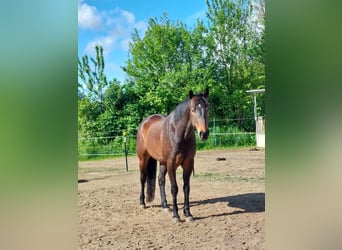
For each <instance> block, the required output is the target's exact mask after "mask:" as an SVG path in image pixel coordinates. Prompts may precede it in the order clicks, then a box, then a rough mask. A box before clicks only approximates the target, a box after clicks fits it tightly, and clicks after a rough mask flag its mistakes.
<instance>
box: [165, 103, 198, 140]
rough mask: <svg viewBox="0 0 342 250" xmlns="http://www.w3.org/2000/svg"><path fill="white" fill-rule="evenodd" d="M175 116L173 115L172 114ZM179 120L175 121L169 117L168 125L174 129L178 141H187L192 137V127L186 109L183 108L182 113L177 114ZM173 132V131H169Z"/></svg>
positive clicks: (188, 112)
mask: <svg viewBox="0 0 342 250" xmlns="http://www.w3.org/2000/svg"><path fill="white" fill-rule="evenodd" d="M174 115H175V114H174ZM179 115H180V117H181V119H178V120H175V119H172V117H170V119H169V124H170V126H172V127H174V133H175V134H176V135H177V137H178V138H179V139H182V140H183V139H188V138H191V136H193V132H194V127H193V126H192V123H191V121H190V111H189V109H188V108H183V109H182V112H180V113H178V116H179ZM171 130H173V129H171Z"/></svg>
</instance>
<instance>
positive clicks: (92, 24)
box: [78, 0, 102, 30]
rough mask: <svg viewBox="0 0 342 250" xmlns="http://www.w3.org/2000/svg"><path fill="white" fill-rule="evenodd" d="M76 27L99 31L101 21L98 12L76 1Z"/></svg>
mask: <svg viewBox="0 0 342 250" xmlns="http://www.w3.org/2000/svg"><path fill="white" fill-rule="evenodd" d="M78 26H79V27H80V28H81V29H95V30H97V29H100V28H101V27H102V20H101V15H100V13H99V11H98V10H97V9H96V7H94V6H90V5H88V4H86V3H84V2H83V0H79V1H78Z"/></svg>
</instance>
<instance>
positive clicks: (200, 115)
mask: <svg viewBox="0 0 342 250" xmlns="http://www.w3.org/2000/svg"><path fill="white" fill-rule="evenodd" d="M208 95H209V90H208V88H207V89H206V90H205V92H204V93H202V94H198V95H195V94H194V93H193V92H192V90H190V91H189V98H190V110H191V112H190V120H191V123H192V126H194V127H195V128H196V130H197V133H198V136H199V138H200V140H201V141H203V140H206V139H208V136H209V129H208V120H209V102H208V100H207V98H208Z"/></svg>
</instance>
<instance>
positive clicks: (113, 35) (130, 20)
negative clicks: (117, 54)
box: [85, 8, 147, 55]
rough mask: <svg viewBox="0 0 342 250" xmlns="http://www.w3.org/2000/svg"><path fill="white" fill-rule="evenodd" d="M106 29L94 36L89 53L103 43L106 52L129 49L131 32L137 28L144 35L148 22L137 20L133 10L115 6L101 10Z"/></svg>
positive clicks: (86, 50) (88, 46) (87, 51)
mask: <svg viewBox="0 0 342 250" xmlns="http://www.w3.org/2000/svg"><path fill="white" fill-rule="evenodd" d="M101 19H102V20H103V25H104V29H103V32H101V33H102V34H101V36H100V37H97V38H94V39H93V40H92V41H90V42H89V43H88V45H87V46H86V49H85V52H86V53H87V54H92V55H93V54H94V46H95V45H96V44H97V45H101V46H102V47H103V50H104V53H106V54H109V53H110V52H111V51H113V50H114V49H116V50H121V51H128V48H129V42H130V41H131V34H132V32H133V30H134V29H135V28H136V29H137V30H138V32H139V33H140V34H141V35H142V34H144V32H145V31H146V29H147V23H146V22H142V21H140V22H136V21H135V16H134V14H133V13H132V12H129V11H126V10H121V9H120V8H115V9H112V10H107V11H103V12H101Z"/></svg>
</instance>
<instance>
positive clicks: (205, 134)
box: [198, 130, 209, 141]
mask: <svg viewBox="0 0 342 250" xmlns="http://www.w3.org/2000/svg"><path fill="white" fill-rule="evenodd" d="M198 136H199V138H200V140H201V141H205V140H206V139H208V136H209V130H206V131H200V132H199V133H198Z"/></svg>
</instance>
